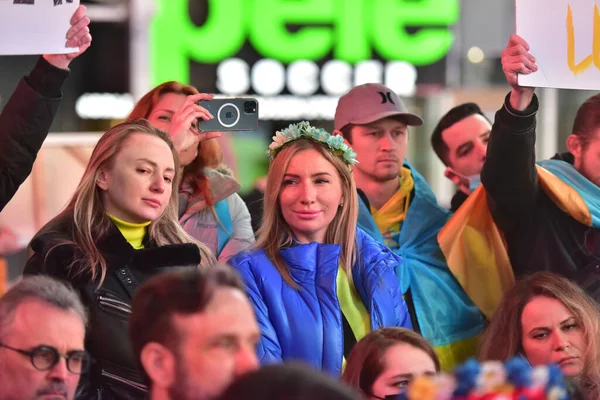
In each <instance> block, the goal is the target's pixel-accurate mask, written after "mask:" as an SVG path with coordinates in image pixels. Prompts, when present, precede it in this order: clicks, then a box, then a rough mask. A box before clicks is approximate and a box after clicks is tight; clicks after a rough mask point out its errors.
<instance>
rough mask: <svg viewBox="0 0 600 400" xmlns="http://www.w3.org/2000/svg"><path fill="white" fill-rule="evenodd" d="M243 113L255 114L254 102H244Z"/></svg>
mask: <svg viewBox="0 0 600 400" xmlns="http://www.w3.org/2000/svg"><path fill="white" fill-rule="evenodd" d="M244 112H245V113H246V114H256V101H246V102H245V103H244Z"/></svg>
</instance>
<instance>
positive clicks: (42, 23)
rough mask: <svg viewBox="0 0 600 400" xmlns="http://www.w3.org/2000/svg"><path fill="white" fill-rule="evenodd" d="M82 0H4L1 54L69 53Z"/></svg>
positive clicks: (0, 3) (1, 6)
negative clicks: (69, 39) (69, 35)
mask: <svg viewBox="0 0 600 400" xmlns="http://www.w3.org/2000/svg"><path fill="white" fill-rule="evenodd" d="M78 6H79V0H0V54H2V55H17V54H65V53H73V52H75V51H77V48H69V47H66V42H67V39H66V37H67V31H68V30H69V28H70V27H71V24H70V23H69V21H70V20H71V17H72V16H73V14H74V13H75V10H77V7H78Z"/></svg>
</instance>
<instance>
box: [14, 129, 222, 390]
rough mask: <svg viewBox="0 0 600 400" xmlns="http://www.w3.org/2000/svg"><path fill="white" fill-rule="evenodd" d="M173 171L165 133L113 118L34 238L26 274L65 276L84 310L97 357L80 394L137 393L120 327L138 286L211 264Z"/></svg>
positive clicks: (141, 387) (88, 342)
mask: <svg viewBox="0 0 600 400" xmlns="http://www.w3.org/2000/svg"><path fill="white" fill-rule="evenodd" d="M180 177H181V171H180V169H179V157H178V155H177V152H176V151H175V150H174V147H173V144H172V142H171V140H170V139H169V137H168V136H167V135H166V134H165V133H164V132H162V131H160V130H158V129H156V128H154V127H153V126H152V125H150V124H149V123H148V122H147V121H145V120H140V121H131V122H126V123H122V124H119V125H117V126H115V127H114V128H112V129H111V130H109V131H108V132H106V133H105V134H104V135H103V136H102V138H100V140H99V141H98V144H97V145H96V147H95V148H94V151H93V152H92V155H91V158H90V160H89V163H88V165H87V168H86V170H85V172H84V174H83V177H82V178H81V181H80V183H79V185H78V186H77V189H76V190H75V194H74V195H73V197H72V198H71V200H70V201H69V203H68V204H67V206H66V208H65V209H64V211H62V212H61V213H60V214H59V215H58V216H56V217H55V218H54V219H52V220H51V221H50V222H48V223H47V224H46V225H45V226H44V227H43V228H42V229H41V230H40V231H39V232H38V233H37V234H36V235H35V237H34V238H33V240H32V241H31V249H32V250H33V252H34V254H33V256H32V257H31V258H30V259H29V261H28V262H27V265H26V267H25V274H48V275H52V276H55V277H58V278H60V279H63V280H66V281H69V282H70V283H72V285H73V286H74V287H75V288H76V289H77V290H78V291H79V293H80V295H81V298H82V300H83V302H84V304H85V305H86V307H87V308H88V310H89V312H90V326H89V328H90V329H89V332H88V335H87V337H86V349H87V350H88V352H89V353H90V354H91V355H92V357H93V358H94V359H95V362H94V363H93V364H92V365H91V368H90V369H89V371H87V373H86V375H85V376H82V378H81V380H80V390H79V392H80V395H78V398H85V399H91V398H98V399H99V398H103V399H107V398H110V399H133V398H140V397H142V396H143V395H144V393H145V391H146V388H145V386H144V385H143V384H142V380H141V378H140V375H139V373H138V370H137V363H136V362H135V361H134V359H133V357H132V354H131V349H130V346H129V340H128V330H127V321H128V318H129V315H130V313H131V300H132V297H133V295H134V293H135V290H136V288H137V287H138V286H139V284H140V283H141V282H143V281H144V280H146V279H147V278H149V277H151V276H153V275H154V274H156V273H158V272H160V271H161V270H164V269H165V268H172V267H186V266H188V267H190V268H197V267H198V266H199V265H201V266H205V267H207V266H210V265H212V264H213V263H214V262H215V259H214V257H213V256H212V253H211V252H210V251H209V250H208V249H207V248H206V247H205V246H203V245H202V244H200V243H198V242H196V241H195V240H194V239H192V238H191V237H190V236H189V235H188V234H186V233H185V231H184V230H183V229H182V228H181V226H180V225H179V223H178V220H177V207H178V195H177V191H176V190H173V187H175V188H177V185H178V184H179V180H180Z"/></svg>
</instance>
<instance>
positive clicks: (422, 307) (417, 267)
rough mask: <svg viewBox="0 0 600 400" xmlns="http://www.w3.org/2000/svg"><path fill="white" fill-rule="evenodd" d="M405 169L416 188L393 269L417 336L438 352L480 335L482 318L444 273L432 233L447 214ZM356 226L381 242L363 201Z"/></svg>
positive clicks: (455, 358) (426, 187)
mask: <svg viewBox="0 0 600 400" xmlns="http://www.w3.org/2000/svg"><path fill="white" fill-rule="evenodd" d="M405 166H406V167H408V168H410V169H411V171H412V176H413V179H414V181H415V188H414V196H413V198H412V199H411V201H410V207H409V209H408V215H407V216H406V220H405V221H404V223H403V224H402V229H401V231H400V232H399V234H397V237H395V238H394V240H396V242H398V243H399V244H400V248H398V249H395V250H394V252H395V253H396V254H398V255H400V256H401V257H402V258H403V259H404V264H402V265H400V266H399V267H398V268H396V275H397V276H398V278H399V281H400V284H401V285H402V293H406V291H407V290H408V288H409V287H410V290H411V294H412V299H413V303H414V307H415V311H416V314H417V315H416V317H417V321H418V323H419V327H420V329H421V334H422V335H423V336H424V337H425V338H426V339H427V340H428V341H429V342H430V343H431V344H432V345H433V346H434V347H435V348H439V347H443V346H447V345H451V344H453V343H456V342H460V341H463V340H467V339H470V338H473V337H475V336H477V335H478V334H479V333H481V332H482V331H483V327H484V318H483V316H482V314H481V312H480V311H479V309H478V308H477V307H476V306H475V305H474V304H473V302H472V301H471V300H470V299H469V297H468V296H467V295H466V293H465V292H464V291H463V289H462V288H461V286H460V284H459V283H458V281H457V280H456V279H455V278H454V276H453V275H452V273H451V272H450V270H449V269H448V265H447V264H446V259H445V258H444V255H443V254H442V251H441V250H440V248H439V245H438V241H437V234H438V232H439V230H440V229H441V228H442V227H443V226H444V224H445V223H446V221H447V220H448V218H449V216H450V212H449V211H448V210H446V209H444V208H442V207H440V206H439V205H438V204H437V201H436V198H435V195H434V194H433V192H432V191H431V189H430V188H429V185H428V184H427V182H426V181H425V179H424V178H423V177H422V176H421V175H420V174H419V173H418V172H417V171H416V170H415V169H414V168H413V167H412V166H411V165H410V164H409V163H408V162H405ZM358 225H359V227H361V228H362V229H363V230H365V231H367V232H368V233H369V234H370V235H371V236H372V237H373V238H374V239H375V240H377V241H379V242H380V243H384V241H383V236H382V234H381V233H380V232H379V229H378V228H377V225H376V224H375V221H374V220H373V218H372V217H371V213H370V211H369V209H368V207H367V206H366V204H364V202H363V201H362V200H360V201H359V216H358ZM442 352H443V350H442ZM438 354H439V352H438ZM469 356H474V354H461V355H458V354H454V355H452V354H450V355H448V356H447V357H442V358H447V359H449V360H453V361H454V362H461V361H463V360H462V359H464V358H465V357H469ZM445 367H446V368H451V367H452V366H451V365H445Z"/></svg>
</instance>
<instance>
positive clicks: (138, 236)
mask: <svg viewBox="0 0 600 400" xmlns="http://www.w3.org/2000/svg"><path fill="white" fill-rule="evenodd" d="M106 215H108V218H110V220H111V221H112V222H113V223H114V224H115V225H116V226H117V228H119V231H120V232H121V234H122V235H123V237H124V238H125V239H126V240H127V242H129V244H130V245H131V247H133V248H134V249H136V250H137V249H143V248H144V237H146V230H147V229H146V228H147V227H148V225H150V222H152V221H148V222H143V223H141V224H132V223H130V222H125V221H123V220H120V219H119V218H117V217H115V216H114V215H111V214H109V213H106Z"/></svg>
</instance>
